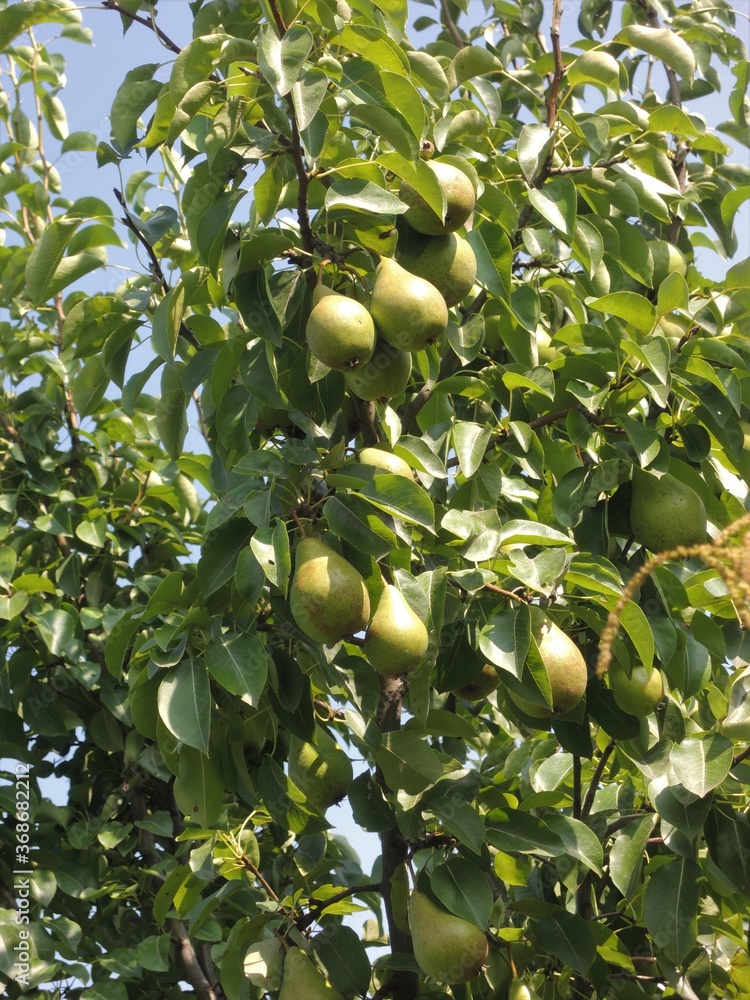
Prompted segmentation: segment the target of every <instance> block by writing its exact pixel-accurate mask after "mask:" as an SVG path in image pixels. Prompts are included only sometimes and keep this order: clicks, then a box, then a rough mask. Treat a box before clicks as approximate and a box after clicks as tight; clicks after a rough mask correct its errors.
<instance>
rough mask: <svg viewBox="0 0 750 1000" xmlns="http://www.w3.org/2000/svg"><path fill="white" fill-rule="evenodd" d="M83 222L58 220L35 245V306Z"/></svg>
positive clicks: (30, 277) (31, 264)
mask: <svg viewBox="0 0 750 1000" xmlns="http://www.w3.org/2000/svg"><path fill="white" fill-rule="evenodd" d="M5 13H7V12H5ZM82 222H83V219H64V218H63V219H57V220H55V222H52V223H50V224H49V226H47V228H46V229H45V230H44V232H43V233H42V238H41V239H40V240H39V241H38V242H37V243H35V244H34V248H33V250H32V251H31V253H30V254H29V259H28V261H27V262H26V284H27V293H28V296H29V298H30V299H31V301H32V302H33V303H34V304H35V305H38V304H39V303H40V302H43V301H45V300H46V299H47V298H49V296H50V295H51V294H52V293H51V292H50V288H51V287H52V286H53V284H54V283H55V276H56V274H57V270H58V268H59V266H60V263H61V261H62V259H63V257H64V255H65V248H66V247H67V245H68V243H70V240H71V239H72V237H73V234H74V233H75V231H76V229H78V227H79V226H80V225H81V223H82Z"/></svg>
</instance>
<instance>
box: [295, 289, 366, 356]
mask: <svg viewBox="0 0 750 1000" xmlns="http://www.w3.org/2000/svg"><path fill="white" fill-rule="evenodd" d="M305 333H306V335H307V343H308V345H309V347H310V351H311V352H312V354H314V355H315V357H316V358H317V359H318V361H322V362H323V364H324V365H328V367H329V368H333V369H335V370H336V371H339V372H340V371H348V370H350V369H352V368H357V367H358V366H359V365H363V364H365V363H366V362H368V361H369V360H370V358H371V357H372V352H373V351H374V350H375V327H374V325H373V322H372V316H370V314H369V313H368V311H367V310H366V309H365V307H364V306H363V305H362V304H361V303H359V302H357V300H356V299H350V298H347V297H346V295H339V293H338V292H334V291H333V289H331V288H326V287H325V285H318V287H317V288H316V289H315V291H314V292H313V307H312V311H311V312H310V317H309V319H308V321H307V327H306V328H305Z"/></svg>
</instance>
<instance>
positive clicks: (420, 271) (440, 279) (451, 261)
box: [399, 233, 477, 307]
mask: <svg viewBox="0 0 750 1000" xmlns="http://www.w3.org/2000/svg"><path fill="white" fill-rule="evenodd" d="M399 262H400V263H401V264H402V265H403V266H404V267H405V268H406V269H407V271H411V273H412V274H416V275H418V276H419V277H420V278H424V279H425V281H429V282H430V284H431V285H434V286H435V288H437V290H438V291H439V292H440V294H441V295H442V296H443V298H444V299H445V304H446V305H447V306H449V307H450V306H455V305H457V304H458V303H459V302H460V301H461V299H463V298H465V297H466V296H467V295H468V294H469V292H470V291H471V289H472V288H473V286H474V282H475V281H476V278H477V259H476V257H475V256H474V251H473V250H472V249H471V244H470V243H469V241H468V240H465V239H464V238H463V236H457V235H456V233H447V234H446V235H445V236H436V237H434V239H431V240H428V241H427V242H426V243H425V244H424V245H423V246H422V247H421V249H420V250H419V252H418V253H413V254H410V253H406V254H403V255H400V256H399Z"/></svg>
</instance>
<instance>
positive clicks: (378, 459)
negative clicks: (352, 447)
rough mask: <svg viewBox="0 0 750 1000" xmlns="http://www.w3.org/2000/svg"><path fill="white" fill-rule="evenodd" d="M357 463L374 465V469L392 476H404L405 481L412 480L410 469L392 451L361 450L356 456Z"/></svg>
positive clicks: (380, 449)
mask: <svg viewBox="0 0 750 1000" xmlns="http://www.w3.org/2000/svg"><path fill="white" fill-rule="evenodd" d="M357 461H358V462H361V464H362V465H374V466H375V468H376V469H384V470H385V471H386V472H390V473H391V474H392V475H394V476H404V477H405V478H406V479H413V478H414V475H413V474H412V471H411V469H410V468H409V466H408V465H407V464H406V462H405V461H404V460H403V458H399V457H398V455H394V454H393V452H392V451H384V450H383V449H382V448H363V449H362V451H360V453H359V454H358V455H357Z"/></svg>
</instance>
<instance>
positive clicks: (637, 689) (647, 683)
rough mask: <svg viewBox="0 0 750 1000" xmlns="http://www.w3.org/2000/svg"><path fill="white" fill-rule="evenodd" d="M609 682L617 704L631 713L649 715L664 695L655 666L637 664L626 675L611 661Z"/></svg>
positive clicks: (662, 682) (662, 683)
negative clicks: (646, 666) (648, 666)
mask: <svg viewBox="0 0 750 1000" xmlns="http://www.w3.org/2000/svg"><path fill="white" fill-rule="evenodd" d="M609 683H610V687H611V688H612V695H613V696H614V699H615V701H616V702H617V704H618V705H619V706H620V708H621V709H622V710H623V712H629V713H630V714H631V715H638V716H641V715H650V714H651V713H652V712H653V711H654V709H655V708H656V706H657V705H658V704H659V702H660V701H661V700H662V698H663V697H664V680H663V679H662V676H661V672H660V671H659V670H658V669H657V668H656V667H651V669H650V670H647V669H646V668H645V667H644V666H643V665H642V664H638V665H636V666H635V667H633V670H632V672H631V674H630V677H628V675H627V674H626V673H625V671H624V670H623V668H622V667H619V666H616V665H615V664H614V663H613V664H612V666H611V667H610V669H609Z"/></svg>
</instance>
